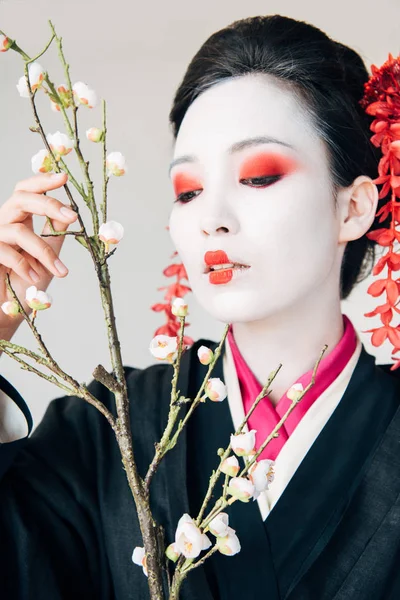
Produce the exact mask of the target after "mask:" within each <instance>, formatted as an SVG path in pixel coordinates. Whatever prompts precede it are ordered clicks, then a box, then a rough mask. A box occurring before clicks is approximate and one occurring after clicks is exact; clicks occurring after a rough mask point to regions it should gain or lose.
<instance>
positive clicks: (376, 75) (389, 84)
mask: <svg viewBox="0 0 400 600" xmlns="http://www.w3.org/2000/svg"><path fill="white" fill-rule="evenodd" d="M371 72H372V75H371V77H370V78H369V80H368V81H367V82H366V83H365V84H364V96H363V98H362V100H360V105H361V107H362V108H363V109H364V110H365V112H366V113H367V114H369V115H372V116H374V117H375V119H374V121H373V122H372V123H371V125H370V129H371V131H373V132H374V135H373V136H372V137H371V142H372V143H373V144H374V146H376V147H377V148H378V147H381V150H382V158H381V160H380V161H379V166H378V173H379V176H378V177H377V178H376V179H374V180H373V181H374V183H375V184H377V185H378V184H381V185H382V188H381V190H380V192H379V198H380V199H383V198H386V196H387V195H388V194H390V197H389V199H388V201H387V202H386V203H385V204H384V205H383V206H382V207H381V208H380V209H379V211H377V213H376V216H377V217H380V218H379V223H382V222H383V221H385V220H386V219H387V218H388V216H389V215H391V222H390V226H389V228H388V229H386V228H381V229H376V230H375V231H371V232H369V233H367V234H366V236H367V237H368V238H369V239H371V240H374V241H376V243H377V244H379V245H381V246H383V247H385V248H387V252H386V254H385V255H384V256H382V257H381V258H380V259H379V260H378V262H377V263H376V265H375V266H374V268H373V270H372V274H373V275H379V274H380V273H381V272H382V271H383V269H384V268H385V267H387V270H388V272H387V277H386V278H383V279H378V280H377V281H374V282H373V283H372V284H371V285H370V286H369V287H368V290H367V293H368V294H370V295H371V296H374V297H378V296H380V295H381V294H383V293H384V292H385V294H386V302H385V303H384V304H381V305H379V306H377V307H376V308H375V309H374V310H373V311H371V312H368V313H364V316H365V317H375V316H377V315H379V316H380V319H381V322H382V324H383V326H382V327H377V328H374V329H368V330H366V331H364V332H363V333H372V336H371V343H372V344H373V346H380V345H381V344H383V342H384V341H385V340H386V339H387V340H389V341H390V343H391V344H392V345H393V347H394V350H393V352H394V353H396V352H399V351H400V328H399V326H392V325H390V322H391V320H392V318H393V315H394V313H395V312H396V313H400V310H399V309H398V308H397V304H398V300H399V295H400V278H397V279H396V278H393V275H392V274H393V273H394V272H396V271H399V270H400V254H399V253H396V252H395V250H394V245H395V242H396V241H397V242H399V241H400V231H398V229H396V227H397V225H398V224H399V222H400V205H399V203H398V201H397V200H396V198H400V55H399V56H398V57H397V58H396V59H395V58H393V56H392V55H391V54H389V58H388V60H387V61H386V62H385V63H384V64H383V65H382V66H381V67H380V68H378V67H376V66H375V65H372V66H371ZM392 359H393V360H395V361H396V362H395V363H394V364H393V365H392V366H391V369H390V370H391V371H394V370H396V369H398V368H399V367H400V359H399V358H398V357H394V356H392Z"/></svg>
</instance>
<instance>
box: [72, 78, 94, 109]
mask: <svg viewBox="0 0 400 600" xmlns="http://www.w3.org/2000/svg"><path fill="white" fill-rule="evenodd" d="M72 93H73V95H74V98H75V99H76V100H77V103H78V104H84V105H85V106H87V107H88V108H94V107H95V106H97V94H96V92H95V91H94V90H92V89H90V88H89V86H88V85H86V83H84V82H83V81H77V82H76V83H74V85H73V86H72Z"/></svg>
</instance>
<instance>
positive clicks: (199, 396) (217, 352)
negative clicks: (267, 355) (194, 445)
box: [168, 323, 229, 450]
mask: <svg viewBox="0 0 400 600" xmlns="http://www.w3.org/2000/svg"><path fill="white" fill-rule="evenodd" d="M228 330H229V323H228V324H227V325H226V326H225V329H224V332H223V334H222V338H221V341H220V343H219V344H218V346H217V348H216V349H215V352H214V357H213V359H212V361H211V363H210V365H209V367H208V370H207V373H206V375H205V377H204V379H203V383H202V384H201V386H200V389H199V391H198V392H197V394H196V397H195V399H194V400H193V402H192V404H191V406H190V408H189V410H188V411H187V413H186V415H185V418H184V419H183V421H180V422H179V425H178V429H177V431H176V432H175V434H174V436H173V438H172V439H171V441H170V443H169V445H168V450H171V449H172V448H173V447H174V446H175V444H176V442H177V439H178V437H179V435H180V434H181V432H182V430H183V428H184V427H185V425H186V423H187V422H188V420H189V419H190V417H191V415H192V414H193V411H194V410H195V409H196V408H197V406H198V405H199V404H200V402H201V401H202V394H203V391H204V388H205V386H206V383H207V381H208V379H209V377H210V374H211V373H212V371H213V369H214V366H215V363H216V362H217V360H218V358H219V356H220V354H221V350H222V346H223V344H224V342H225V338H226V336H227V334H228Z"/></svg>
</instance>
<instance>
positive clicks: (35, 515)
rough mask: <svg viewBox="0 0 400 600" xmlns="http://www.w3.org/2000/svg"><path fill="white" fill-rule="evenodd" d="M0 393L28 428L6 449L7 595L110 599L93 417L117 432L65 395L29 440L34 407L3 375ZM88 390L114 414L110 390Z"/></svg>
mask: <svg viewBox="0 0 400 600" xmlns="http://www.w3.org/2000/svg"><path fill="white" fill-rule="evenodd" d="M0 388H1V390H2V392H3V393H4V394H6V395H7V396H8V397H9V401H10V402H14V403H15V404H16V406H17V407H18V408H19V410H20V411H22V413H23V415H24V417H25V418H26V424H27V430H28V434H27V435H26V436H25V437H23V438H20V439H16V440H14V441H10V442H7V443H0V582H1V583H0V586H1V592H0V597H1V598H4V599H9V600H11V599H12V600H33V599H35V600H37V599H39V598H49V599H50V598H51V600H61V599H63V600H65V599H67V598H85V600H91V599H92V598H93V599H95V598H96V600H101V599H103V598H104V599H106V598H107V599H109V598H110V597H112V592H111V587H112V586H111V577H110V573H109V567H108V561H107V559H106V552H105V548H104V540H103V536H102V526H101V519H100V515H99V502H98V497H97V485H96V484H97V478H98V477H99V460H100V459H99V456H98V452H96V448H95V443H94V436H93V431H92V430H91V421H94V413H96V419H97V422H98V421H101V420H104V423H105V424H104V429H106V428H107V427H108V428H109V429H110V434H108V432H106V435H110V436H113V435H114V434H113V432H112V430H111V427H110V426H109V424H108V423H107V421H106V419H105V418H104V417H103V415H101V414H100V413H99V412H98V411H97V409H96V408H95V407H93V406H90V405H89V404H87V403H86V402H85V401H83V400H82V399H80V398H77V397H75V396H64V397H60V398H56V399H55V400H53V401H51V402H50V404H49V406H48V408H47V410H46V412H45V414H44V416H43V419H42V421H41V422H40V423H39V425H38V427H37V428H36V429H35V431H34V432H33V434H32V435H31V436H30V437H29V435H30V433H31V430H32V417H31V414H30V411H29V408H28V406H27V405H26V403H25V402H24V400H23V398H22V397H21V396H20V394H19V393H18V392H17V390H16V389H15V388H14V387H13V386H12V385H11V384H10V383H9V382H8V381H6V380H5V379H4V377H2V376H0ZM89 389H90V391H91V392H92V393H93V394H94V395H95V396H96V397H97V398H98V399H100V400H101V401H103V403H104V404H106V405H108V408H109V409H110V410H111V408H110V404H111V401H110V397H109V396H110V394H109V392H108V390H106V389H105V388H104V386H102V385H101V384H100V383H98V382H92V383H91V384H90V385H89ZM111 412H113V411H112V410H111ZM101 425H103V423H101ZM2 439H4V435H3V438H2Z"/></svg>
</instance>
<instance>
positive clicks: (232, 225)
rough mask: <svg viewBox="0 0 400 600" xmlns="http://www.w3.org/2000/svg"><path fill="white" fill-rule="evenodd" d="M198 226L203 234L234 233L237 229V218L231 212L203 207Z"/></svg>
mask: <svg viewBox="0 0 400 600" xmlns="http://www.w3.org/2000/svg"><path fill="white" fill-rule="evenodd" d="M200 227H201V231H202V234H203V235H204V236H209V235H223V234H227V233H230V234H236V233H237V232H238V231H239V223H238V220H237V218H236V217H235V216H234V215H233V214H232V213H231V212H229V213H228V212H226V211H224V212H222V211H219V210H218V209H214V210H213V209H212V208H210V207H208V208H206V209H205V214H204V215H203V216H202V217H201V220H200Z"/></svg>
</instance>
